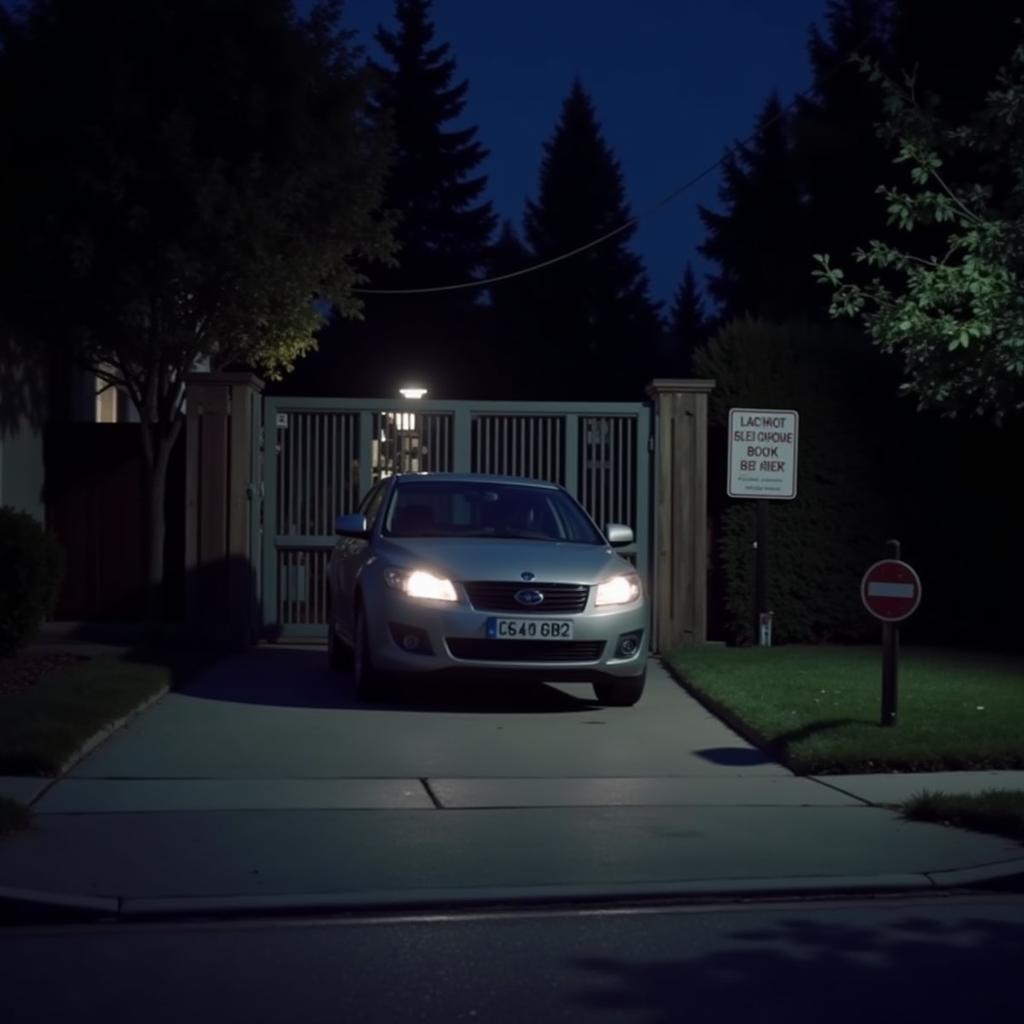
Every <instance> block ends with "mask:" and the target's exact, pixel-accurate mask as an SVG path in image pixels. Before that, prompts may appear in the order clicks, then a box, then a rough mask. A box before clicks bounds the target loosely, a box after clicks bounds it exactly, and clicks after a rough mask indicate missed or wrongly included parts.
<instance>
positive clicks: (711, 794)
mask: <svg viewBox="0 0 1024 1024" xmlns="http://www.w3.org/2000/svg"><path fill="white" fill-rule="evenodd" d="M590 693H591V691H590V689H589V688H587V687H582V686H581V687H574V686H568V685H562V686H549V685H543V684H538V685H528V686H527V685H514V684H510V683H509V684H502V685H497V684H495V683H493V682H491V683H488V682H487V681H486V680H482V681H481V682H480V683H478V684H477V685H475V686H474V685H470V684H463V685H461V686H457V687H455V686H446V687H444V688H434V687H429V686H428V685H426V684H420V685H418V686H417V685H415V684H414V683H410V684H407V685H406V686H405V687H404V689H403V690H401V691H399V692H397V693H396V694H395V695H394V699H393V700H390V701H388V702H385V703H366V702H363V701H361V700H359V699H357V698H355V697H354V695H353V691H352V685H351V680H349V679H347V678H346V677H344V676H339V675H333V674H331V673H329V672H328V671H327V669H326V668H325V655H324V652H323V651H322V650H316V649H308V648H307V649H301V648H291V649H289V648H267V649H258V650H254V651H251V652H248V653H246V654H242V655H238V656H235V657H231V658H228V659H225V660H224V661H222V662H220V663H219V664H218V665H216V666H215V667H213V668H211V669H210V670H209V671H207V673H206V674H205V675H203V676H201V677H199V678H197V679H196V680H195V681H194V682H193V684H192V685H190V686H189V687H188V689H186V690H184V691H182V692H174V693H170V694H168V695H167V696H165V697H164V698H163V699H162V700H160V701H159V702H158V703H157V704H156V705H155V706H153V707H152V708H150V709H149V710H148V711H146V712H145V713H143V714H142V715H140V716H138V717H137V718H135V719H134V720H133V721H131V722H130V723H129V724H128V725H127V726H126V727H125V728H124V729H123V730H121V731H120V732H118V733H116V734H115V735H113V736H112V737H111V738H110V739H109V740H107V742H105V743H104V744H103V745H102V746H100V747H99V748H98V749H96V750H95V751H94V752H93V753H91V754H90V755H89V756H88V757H86V758H85V759H84V760H83V761H81V762H80V763H79V764H78V765H77V766H76V768H75V769H74V770H73V772H72V773H71V774H70V775H69V776H68V777H66V778H64V779H62V780H60V781H58V782H57V783H56V784H54V785H53V786H51V787H50V788H48V789H47V790H46V791H45V792H44V793H43V794H42V796H41V797H40V798H39V799H38V800H37V801H36V802H35V803H34V810H35V812H36V822H35V826H34V828H33V829H32V830H30V831H29V832H26V833H21V834H19V835H17V836H14V837H10V838H9V840H8V841H6V842H4V843H3V844H0V897H2V895H3V891H4V888H5V887H7V889H8V890H10V889H15V890H18V891H19V892H34V893H37V894H38V893H51V894H52V893H56V894H57V896H56V898H57V899H58V900H61V899H64V898H65V897H68V896H70V897H74V898H76V899H78V898H82V897H86V898H88V899H90V900H93V901H96V900H99V901H100V903H99V904H97V905H96V906H97V907H98V910H99V912H102V913H105V914H122V915H125V914H127V915H131V914H132V913H135V914H148V913H190V912H198V913H208V912H233V911H235V910H238V909H244V910H248V911H252V910H260V911H263V910H279V909H289V910H296V909H300V910H301V909H303V908H317V909H322V908H329V907H345V908H353V907H371V906H372V907H382V906H396V905H398V906H413V905H431V906H443V907H451V906H455V905H458V904H459V903H460V901H470V902H473V901H484V902H493V901H502V900H516V901H519V900H522V899H542V900H546V899H550V898H552V897H554V898H557V899H576V898H594V897H597V898H601V899H604V898H609V897H611V898H634V897H637V896H657V897H659V898H661V897H665V896H672V895H673V894H676V895H678V894H684V895H686V894H693V893H695V892H696V893H700V894H702V895H707V894H716V895H724V894H729V893H743V894H749V893H764V892H771V893H773V894H777V893H790V892H806V891H814V892H820V891H829V892H831V891H836V890H837V889H840V890H843V891H848V890H850V889H855V890H856V889H868V890H870V891H878V890H890V889H899V890H901V891H907V890H926V889H932V888H934V887H935V886H941V885H944V884H963V882H962V881H961V882H957V881H956V879H959V878H962V877H963V872H964V871H968V872H969V873H970V872H975V873H974V874H970V877H971V878H972V879H974V878H976V877H977V874H976V871H977V869H981V870H983V871H985V872H990V871H992V870H996V871H998V872H1006V871H1011V870H1012V871H1020V870H1021V869H1022V868H1024V863H1022V862H1021V860H1020V851H1019V847H1018V846H1017V845H1016V844H1014V843H1012V842H1010V841H1008V840H1003V839H999V838H997V837H993V836H981V835H976V834H971V833H967V832H962V831H960V830H955V829H946V828H943V827H941V826H937V825H921V824H916V823H910V822H906V821H903V820H902V819H900V818H899V817H898V816H897V815H895V814H894V813H893V812H892V811H891V810H888V809H885V808H882V807H874V806H869V805H868V804H867V802H866V801H864V800H861V799H858V798H857V796H855V795H853V793H852V792H850V791H846V790H844V788H843V787H842V786H841V785H838V784H835V783H833V782H832V781H830V780H821V781H816V780H814V779H810V778H801V777H796V776H794V775H792V774H791V773H790V772H788V771H787V770H785V769H784V768H782V767H780V766H779V765H777V764H774V763H773V762H771V761H770V760H768V759H767V758H765V757H764V756H763V755H762V754H761V753H759V752H758V751H757V750H754V749H753V748H751V747H750V745H749V744H747V743H746V742H744V741H743V740H742V739H740V738H739V737H738V736H737V735H735V734H734V733H733V732H732V731H731V730H730V729H728V728H727V727H726V726H724V725H723V724H722V723H721V722H719V721H718V720H717V719H715V718H714V717H713V716H711V715H709V714H708V713H707V712H706V711H705V710H704V709H703V708H702V707H701V706H700V705H699V704H698V703H697V702H695V701H694V700H693V699H692V698H691V697H689V695H687V694H686V693H685V692H684V691H683V690H681V689H680V687H679V686H678V685H677V684H676V683H675V682H674V681H673V680H672V679H670V678H669V676H668V675H667V674H666V673H665V672H664V670H663V669H662V668H661V667H660V665H658V664H656V663H652V665H651V668H650V672H649V677H648V690H647V691H646V692H645V694H644V696H643V698H642V699H641V701H640V703H639V704H638V705H636V706H635V707H633V708H603V707H601V706H600V705H599V704H597V703H596V701H594V700H593V699H591V696H590ZM71 851H73V852H71ZM118 851H120V855H118ZM128 851H130V854H129V855H125V853H126V852H128ZM957 872H959V873H960V874H957ZM943 873H945V875H944V874H943ZM944 878H952V879H954V880H953V881H952V882H949V881H944V880H943V879H944ZM32 898H33V899H36V898H38V897H37V896H33V897H32ZM44 898H46V899H50V898H51V897H49V896H46V897H44ZM90 905H91V906H92V905H93V904H90Z"/></svg>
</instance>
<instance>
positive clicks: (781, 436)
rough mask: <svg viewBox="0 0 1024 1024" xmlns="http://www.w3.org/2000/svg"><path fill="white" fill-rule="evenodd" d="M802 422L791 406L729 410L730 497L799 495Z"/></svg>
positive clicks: (783, 498)
mask: <svg viewBox="0 0 1024 1024" xmlns="http://www.w3.org/2000/svg"><path fill="white" fill-rule="evenodd" d="M799 425H800V417H799V415H798V414H797V413H796V412H794V411H793V410H792V409H730V410H729V484H728V494H729V497H730V498H775V499H778V500H788V499H790V498H795V497H796V448H797V433H798V430H799Z"/></svg>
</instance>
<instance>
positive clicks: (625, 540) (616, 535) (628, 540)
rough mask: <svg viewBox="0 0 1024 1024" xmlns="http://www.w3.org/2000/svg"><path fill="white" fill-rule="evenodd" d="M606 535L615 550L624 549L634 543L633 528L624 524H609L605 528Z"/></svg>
mask: <svg viewBox="0 0 1024 1024" xmlns="http://www.w3.org/2000/svg"><path fill="white" fill-rule="evenodd" d="M604 535H605V536H606V537H607V538H608V543H609V544H611V546H612V547H613V548H624V547H626V545H628V544H632V543H633V528H632V527H631V526H624V525H623V524H622V523H609V524H608V525H607V526H606V527H605V528H604Z"/></svg>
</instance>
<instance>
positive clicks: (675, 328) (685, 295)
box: [656, 263, 711, 377]
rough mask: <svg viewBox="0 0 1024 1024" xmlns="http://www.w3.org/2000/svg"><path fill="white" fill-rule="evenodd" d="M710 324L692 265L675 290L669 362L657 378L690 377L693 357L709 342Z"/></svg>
mask: <svg viewBox="0 0 1024 1024" xmlns="http://www.w3.org/2000/svg"><path fill="white" fill-rule="evenodd" d="M710 328H711V324H710V322H709V320H708V317H707V313H706V312H705V309H704V297H703V295H701V292H700V289H699V288H698V287H697V278H696V276H695V275H694V273H693V267H691V266H690V264H689V263H687V264H686V269H685V270H684V271H683V279H682V280H681V281H680V282H679V286H678V287H677V288H676V292H675V295H674V296H673V300H672V309H671V310H670V311H669V321H668V331H667V332H666V343H667V349H668V352H667V358H666V359H665V360H664V365H663V366H661V367H658V368H657V369H656V376H659V377H660V376H665V377H687V376H689V374H690V368H691V365H692V362H693V354H694V352H696V351H697V349H699V348H700V347H701V346H702V345H704V344H705V343H706V342H707V340H708V334H709V332H710Z"/></svg>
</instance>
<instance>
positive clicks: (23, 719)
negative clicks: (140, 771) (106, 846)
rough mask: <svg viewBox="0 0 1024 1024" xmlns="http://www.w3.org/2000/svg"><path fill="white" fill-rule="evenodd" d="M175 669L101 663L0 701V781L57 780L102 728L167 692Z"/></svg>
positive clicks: (151, 663)
mask: <svg viewBox="0 0 1024 1024" xmlns="http://www.w3.org/2000/svg"><path fill="white" fill-rule="evenodd" d="M175 671H176V669H175V666H174V664H172V663H171V662H170V661H161V660H159V659H153V660H149V659H148V658H147V659H146V660H132V659H131V658H128V657H126V658H114V657H102V658H92V659H90V660H88V661H82V662H79V663H78V664H75V665H72V666H70V667H68V668H64V669H58V670H57V671H54V672H52V673H50V674H49V675H46V676H43V678H42V679H40V680H39V682H37V683H36V684H35V685H33V686H32V687H31V688H29V689H27V690H24V691H23V692H19V693H13V694H5V695H3V696H2V697H0V775H57V774H59V773H60V770H61V766H62V765H63V764H64V763H65V762H66V761H67V759H68V758H69V757H70V756H71V755H72V754H74V753H75V751H77V750H78V749H79V748H80V747H81V745H82V744H83V743H84V742H85V741H86V740H88V739H89V738H90V737H92V736H93V735H95V734H96V733H97V732H99V731H100V730H101V729H103V728H104V726H107V725H110V724H111V723H112V722H115V721H117V720H118V719H119V718H123V717H124V716H125V715H128V714H130V713H131V712H132V711H134V710H135V709H136V708H138V707H140V706H141V705H143V704H145V703H146V702H147V701H150V700H152V699H153V698H154V697H156V696H157V695H158V694H160V693H162V692H163V691H165V690H166V689H168V688H169V687H170V685H171V683H172V681H173V679H174V675H175Z"/></svg>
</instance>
